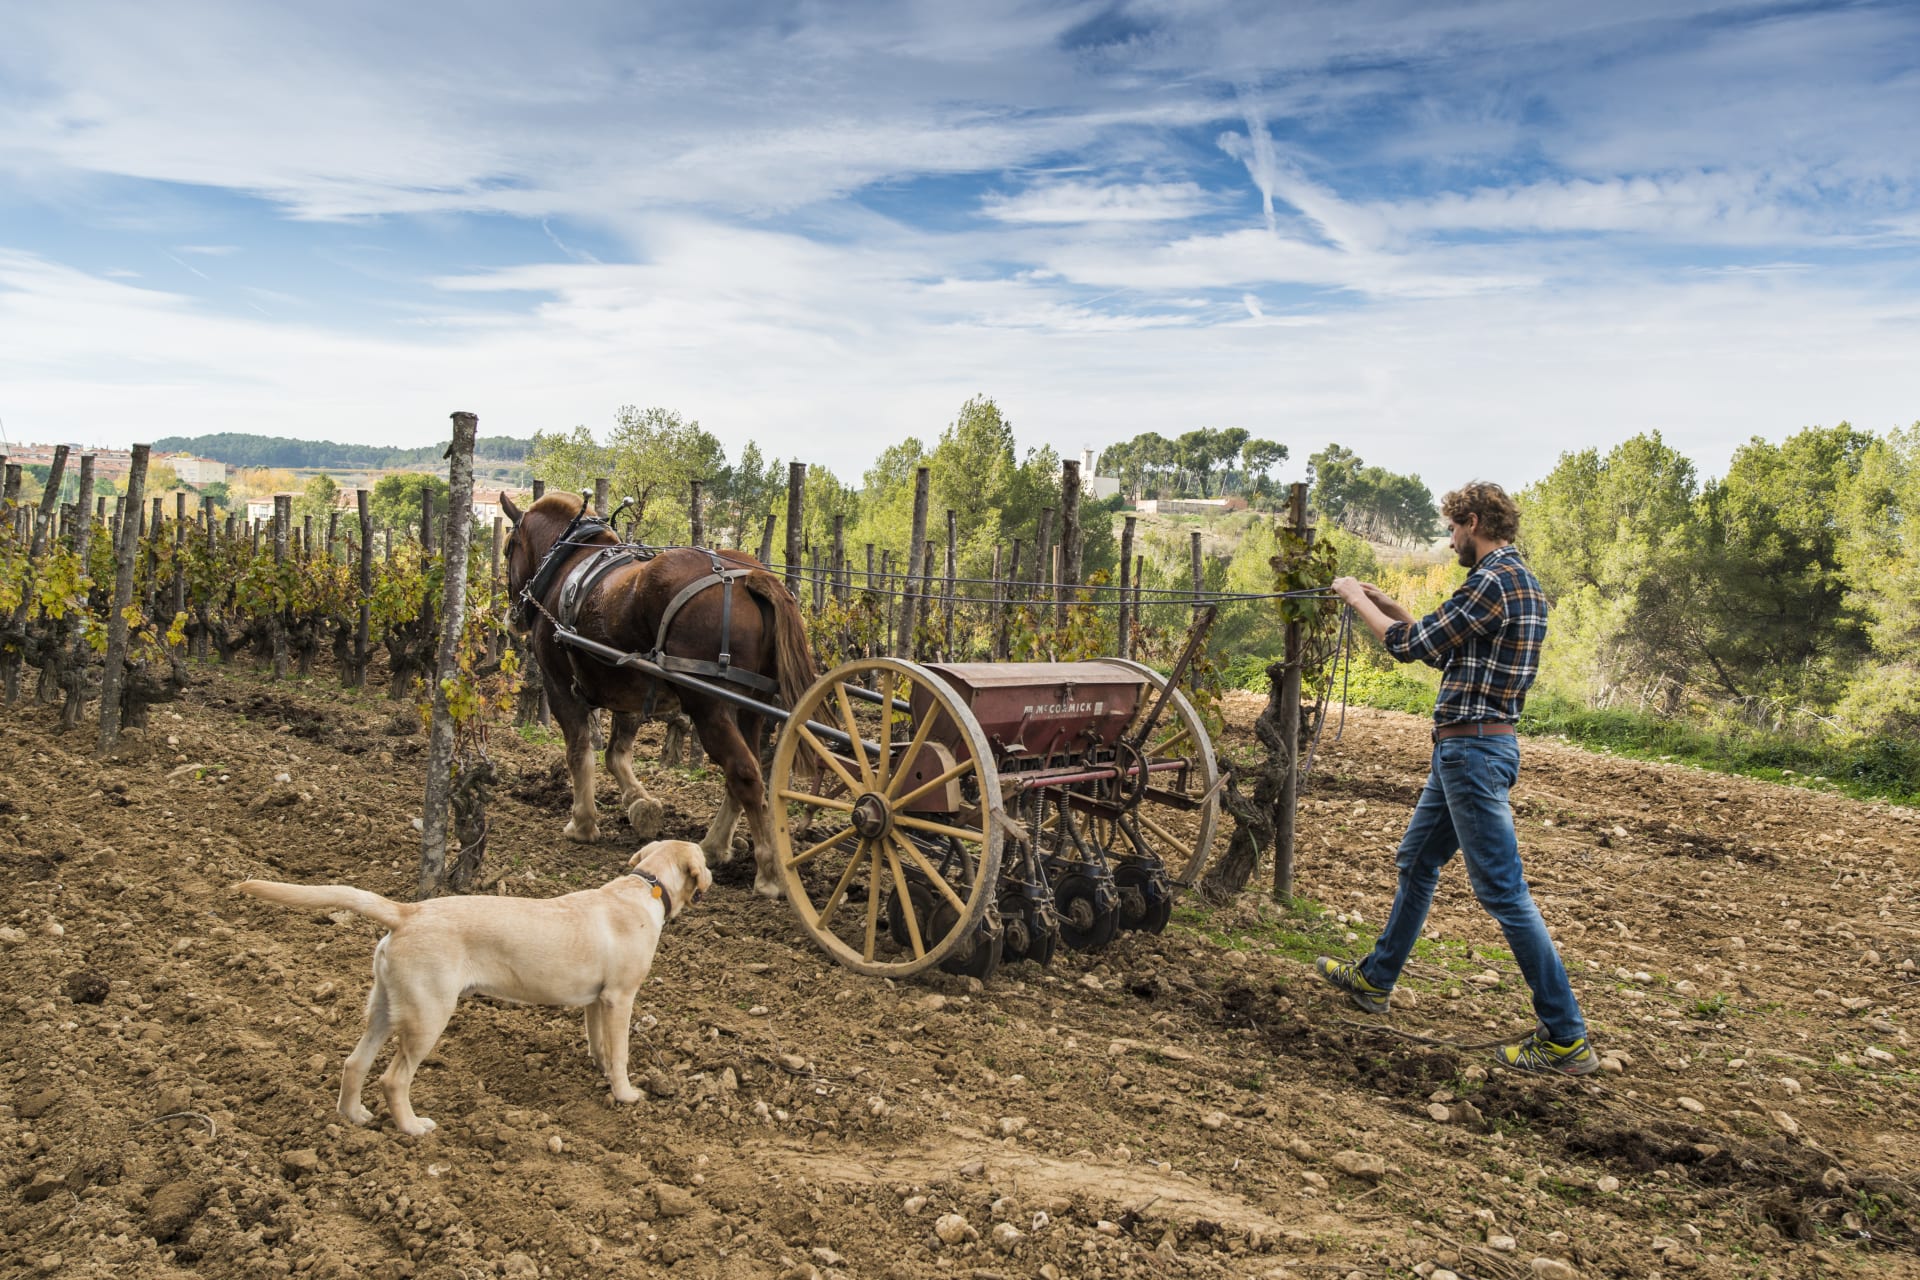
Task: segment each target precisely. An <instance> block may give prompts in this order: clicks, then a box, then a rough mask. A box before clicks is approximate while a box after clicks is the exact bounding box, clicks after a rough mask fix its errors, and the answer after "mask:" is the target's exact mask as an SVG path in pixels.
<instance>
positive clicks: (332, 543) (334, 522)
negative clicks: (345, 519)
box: [327, 507, 340, 564]
mask: <svg viewBox="0 0 1920 1280" xmlns="http://www.w3.org/2000/svg"><path fill="white" fill-rule="evenodd" d="M339 545H340V508H338V507H335V508H334V509H333V510H331V511H329V512H327V563H328V564H332V563H333V562H334V560H335V558H336V556H337V555H338V553H337V552H336V551H335V550H334V548H335V547H337V546H339Z"/></svg>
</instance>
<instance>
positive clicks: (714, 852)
mask: <svg viewBox="0 0 1920 1280" xmlns="http://www.w3.org/2000/svg"><path fill="white" fill-rule="evenodd" d="M700 852H701V853H703V854H705V855H706V858H707V865H708V866H710V867H724V866H726V865H727V864H728V863H729V862H732V861H733V846H732V845H730V844H729V845H722V846H721V847H720V848H718V849H711V848H708V847H707V845H706V844H704V843H702V844H701V846H700Z"/></svg>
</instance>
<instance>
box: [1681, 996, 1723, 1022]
mask: <svg viewBox="0 0 1920 1280" xmlns="http://www.w3.org/2000/svg"><path fill="white" fill-rule="evenodd" d="M1728 1005H1729V1001H1728V1000H1727V993H1726V992H1724V991H1716V992H1714V993H1713V994H1712V995H1710V996H1702V997H1701V998H1700V999H1698V1000H1695V1001H1694V1002H1693V1007H1692V1008H1691V1009H1688V1010H1687V1016H1688V1017H1691V1018H1699V1019H1701V1020H1702V1021H1706V1022H1711V1021H1713V1020H1714V1019H1716V1018H1719V1017H1720V1016H1721V1015H1722V1014H1724V1013H1726V1011H1727V1008H1728Z"/></svg>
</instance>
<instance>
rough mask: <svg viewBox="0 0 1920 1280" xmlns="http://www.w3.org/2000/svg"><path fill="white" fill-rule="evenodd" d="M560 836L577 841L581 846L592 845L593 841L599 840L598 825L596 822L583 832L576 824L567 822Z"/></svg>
mask: <svg viewBox="0 0 1920 1280" xmlns="http://www.w3.org/2000/svg"><path fill="white" fill-rule="evenodd" d="M560 834H561V835H563V836H565V837H566V838H567V839H569V840H577V841H579V842H580V843H581V844H592V843H593V842H594V841H596V840H598V839H599V838H600V824H599V823H597V822H596V823H595V824H594V825H592V826H590V827H587V828H585V829H584V830H583V829H582V828H581V827H579V826H578V825H577V824H575V823H574V822H572V821H571V820H569V821H568V823H567V826H566V829H565V830H564V831H562V832H561V833H560Z"/></svg>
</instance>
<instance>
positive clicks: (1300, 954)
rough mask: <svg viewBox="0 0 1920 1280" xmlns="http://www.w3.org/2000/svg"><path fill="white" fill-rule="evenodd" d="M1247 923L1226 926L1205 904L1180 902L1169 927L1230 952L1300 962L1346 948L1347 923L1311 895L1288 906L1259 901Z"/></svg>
mask: <svg viewBox="0 0 1920 1280" xmlns="http://www.w3.org/2000/svg"><path fill="white" fill-rule="evenodd" d="M1258 911H1259V916H1258V918H1257V919H1255V920H1254V921H1253V922H1252V923H1250V924H1242V925H1237V926H1235V927H1231V928H1229V927H1226V926H1224V925H1221V924H1219V923H1218V922H1216V921H1215V919H1214V916H1213V912H1211V911H1209V910H1208V909H1206V908H1205V907H1200V906H1196V905H1194V904H1192V903H1190V902H1183V903H1180V904H1178V905H1176V906H1175V907H1174V909H1173V916H1172V918H1171V920H1170V921H1169V924H1168V927H1169V928H1172V929H1179V930H1184V931H1185V932H1188V933H1195V934H1198V935H1200V936H1201V937H1203V938H1206V939H1207V940H1208V941H1209V942H1212V943H1213V944H1214V945H1215V946H1218V947H1224V948H1225V949H1227V950H1229V951H1252V950H1259V951H1264V952H1266V953H1267V954H1269V955H1276V956H1285V957H1286V958H1287V959H1289V960H1297V961H1299V962H1300V963H1301V964H1312V963H1313V960H1314V957H1315V956H1324V955H1343V954H1345V953H1346V952H1347V951H1348V950H1349V948H1350V944H1349V943H1348V942H1347V932H1348V929H1347V926H1346V925H1343V924H1341V923H1340V922H1339V921H1338V920H1335V919H1334V918H1333V915H1332V913H1330V912H1329V911H1328V910H1327V909H1326V907H1324V906H1322V905H1321V904H1320V903H1318V902H1315V901H1313V900H1312V899H1311V898H1295V899H1294V900H1293V904H1292V905H1291V906H1281V905H1279V904H1277V903H1267V902H1262V903H1260V904H1259V905H1258Z"/></svg>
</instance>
